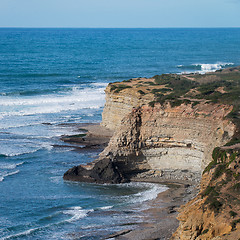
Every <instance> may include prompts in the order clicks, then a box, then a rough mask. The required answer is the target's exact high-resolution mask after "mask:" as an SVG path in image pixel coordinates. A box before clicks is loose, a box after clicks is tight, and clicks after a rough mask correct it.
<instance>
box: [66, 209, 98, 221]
mask: <svg viewBox="0 0 240 240" xmlns="http://www.w3.org/2000/svg"><path fill="white" fill-rule="evenodd" d="M93 211H94V210H93V209H90V210H87V209H82V207H72V208H70V209H69V210H66V211H63V213H64V214H67V215H72V217H71V218H70V219H68V220H67V222H74V221H77V220H79V219H81V218H84V217H86V216H87V215H88V213H90V212H93Z"/></svg>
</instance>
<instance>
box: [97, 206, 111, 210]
mask: <svg viewBox="0 0 240 240" xmlns="http://www.w3.org/2000/svg"><path fill="white" fill-rule="evenodd" d="M111 208H113V206H105V207H100V208H99V209H100V210H108V209H111Z"/></svg>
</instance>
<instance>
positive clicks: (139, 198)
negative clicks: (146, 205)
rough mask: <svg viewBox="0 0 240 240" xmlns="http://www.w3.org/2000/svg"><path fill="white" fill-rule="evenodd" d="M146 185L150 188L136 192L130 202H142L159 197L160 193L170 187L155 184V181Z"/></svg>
mask: <svg viewBox="0 0 240 240" xmlns="http://www.w3.org/2000/svg"><path fill="white" fill-rule="evenodd" d="M146 186H147V187H148V188H149V189H147V190H145V191H143V192H139V193H136V194H134V195H133V198H132V199H131V201H130V202H132V203H141V202H145V201H150V200H153V199H155V198H157V196H158V194H159V193H161V192H164V191H166V190H167V189H168V187H165V186H162V185H158V184H153V183H149V184H148V183H147V184H146Z"/></svg>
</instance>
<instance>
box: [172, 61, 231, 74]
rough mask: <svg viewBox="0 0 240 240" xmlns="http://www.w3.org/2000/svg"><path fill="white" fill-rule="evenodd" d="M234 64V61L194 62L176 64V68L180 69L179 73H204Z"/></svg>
mask: <svg viewBox="0 0 240 240" xmlns="http://www.w3.org/2000/svg"><path fill="white" fill-rule="evenodd" d="M231 66H234V63H231V62H230V63H225V62H217V63H195V64H191V65H186V66H185V65H178V66H177V68H178V69H181V70H182V71H181V73H200V74H205V73H207V72H215V71H217V70H220V69H223V68H226V67H231Z"/></svg>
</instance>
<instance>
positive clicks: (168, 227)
mask: <svg viewBox="0 0 240 240" xmlns="http://www.w3.org/2000/svg"><path fill="white" fill-rule="evenodd" d="M145 181H149V182H159V183H162V184H164V185H166V186H168V187H169V189H168V190H167V191H165V192H162V193H160V194H158V197H157V198H156V199H154V200H152V201H149V206H150V208H149V209H147V210H145V213H146V215H145V216H146V217H145V218H144V219H143V223H142V224H139V225H138V226H137V228H135V229H131V228H129V229H127V230H124V231H121V232H117V233H115V234H112V235H110V236H109V237H108V238H107V239H117V240H153V239H159V240H167V239H170V237H171V236H172V234H173V233H174V232H175V231H176V229H177V227H178V224H179V222H178V220H177V219H176V217H177V215H178V209H179V207H180V206H181V205H183V204H185V203H186V202H187V201H189V200H190V199H191V198H192V197H194V196H195V194H196V193H197V189H196V187H195V186H194V185H190V184H183V183H180V182H179V183H177V182H175V183H169V182H163V181H162V180H160V179H155V180H154V181H153V179H148V180H146V179H145Z"/></svg>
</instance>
